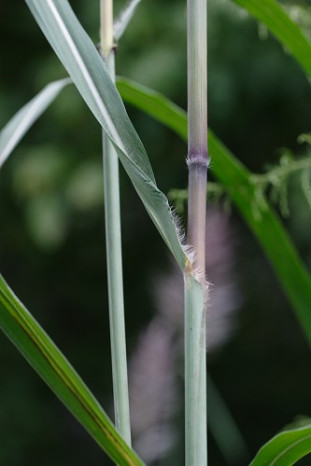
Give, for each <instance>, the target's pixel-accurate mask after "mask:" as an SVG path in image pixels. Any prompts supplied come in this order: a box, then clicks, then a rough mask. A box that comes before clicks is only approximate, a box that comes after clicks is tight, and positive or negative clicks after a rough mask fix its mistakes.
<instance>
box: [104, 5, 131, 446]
mask: <svg viewBox="0 0 311 466" xmlns="http://www.w3.org/2000/svg"><path fill="white" fill-rule="evenodd" d="M100 18H101V28H100V46H101V53H102V55H103V58H104V59H105V61H106V64H107V66H108V70H109V73H110V76H111V79H112V80H113V81H114V80H115V57H114V39H113V0H101V3H100ZM102 135H103V164H104V195H105V226H106V254H107V271H108V296H109V319H110V339H111V358H112V375H113V393H114V407H115V423H116V427H117V429H118V430H119V432H120V433H121V435H122V436H123V438H124V440H125V441H126V442H127V443H128V444H129V445H130V444H131V429H130V413H129V394H128V376H127V360H126V340H125V322H124V298H123V272H122V244H121V212H120V192H119V162H118V156H117V154H116V152H115V150H114V148H113V146H112V144H111V142H110V141H109V139H108V137H107V136H106V134H105V132H104V131H103V133H102Z"/></svg>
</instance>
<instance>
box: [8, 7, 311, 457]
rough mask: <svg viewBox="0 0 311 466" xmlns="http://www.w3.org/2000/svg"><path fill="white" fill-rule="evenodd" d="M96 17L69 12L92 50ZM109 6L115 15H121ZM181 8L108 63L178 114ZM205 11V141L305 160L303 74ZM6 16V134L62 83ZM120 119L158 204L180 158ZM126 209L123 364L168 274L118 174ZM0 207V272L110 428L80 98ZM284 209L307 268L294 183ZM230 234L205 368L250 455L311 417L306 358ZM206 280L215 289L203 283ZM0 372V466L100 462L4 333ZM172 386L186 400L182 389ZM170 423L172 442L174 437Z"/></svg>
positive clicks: (133, 37)
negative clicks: (219, 318)
mask: <svg viewBox="0 0 311 466" xmlns="http://www.w3.org/2000/svg"><path fill="white" fill-rule="evenodd" d="M97 3H98V2H87V1H85V0H77V1H75V2H72V5H73V7H74V10H75V12H76V13H77V15H78V17H79V19H80V20H81V22H82V24H83V25H84V27H85V28H86V30H87V31H88V32H89V33H90V35H91V37H92V39H93V40H94V42H97V41H98V29H99V24H98V22H99V20H98V5H97ZM115 3H116V8H115V9H116V11H119V10H120V7H121V6H122V5H123V4H124V2H121V1H116V2H115ZM185 3H186V2H182V1H180V0H170V2H167V0H157V1H156V0H143V1H142V3H141V5H140V6H139V8H138V10H137V14H136V16H135V19H134V20H133V21H132V24H131V26H130V27H129V29H128V31H127V32H126V34H125V35H124V37H123V38H122V40H121V42H120V44H119V49H118V52H117V71H118V74H120V75H124V76H127V77H130V78H132V79H134V80H136V81H138V82H140V83H142V84H145V85H147V86H149V87H152V88H154V89H156V90H158V91H160V92H162V93H164V94H165V95H167V96H169V97H170V98H171V99H172V100H173V101H175V102H176V103H178V104H179V105H180V106H182V107H183V108H185V107H186V36H185V30H186V8H185ZM286 5H287V6H295V5H296V3H295V4H294V3H293V2H287V3H286ZM209 9H210V15H209V124H210V126H211V128H212V129H213V130H214V131H215V132H216V134H217V136H219V137H220V138H221V139H222V140H223V141H224V142H225V143H226V145H227V146H228V147H229V148H230V149H231V150H232V151H233V153H234V154H235V155H236V156H237V157H238V158H239V159H240V160H241V161H242V162H243V163H245V164H246V165H247V167H248V168H250V169H251V170H253V171H255V172H262V171H264V170H265V168H266V167H267V166H268V165H270V166H271V165H274V164H277V163H278V159H279V157H280V153H281V152H280V149H283V148H288V149H290V150H291V151H293V153H294V154H295V155H297V156H300V155H304V154H306V152H307V147H306V146H303V145H299V144H298V143H297V137H298V136H299V135H300V134H301V133H304V132H308V131H310V129H311V105H310V102H311V87H310V85H309V83H308V80H307V78H306V77H305V75H304V73H303V72H302V70H301V69H300V67H299V65H298V64H297V63H296V62H295V61H294V59H293V58H292V57H291V56H290V55H289V54H287V53H286V52H285V51H284V50H283V48H282V47H281V46H280V45H279V43H277V42H276V40H274V38H272V37H271V36H270V35H269V34H268V33H267V31H266V30H265V29H264V28H263V27H258V24H257V23H256V22H255V21H254V20H253V19H251V18H250V17H249V16H248V15H247V14H246V13H245V12H244V11H243V10H241V9H239V8H237V7H236V6H234V5H233V3H232V2H230V1H227V0H213V1H210V7H209ZM0 11H1V14H0V69H1V73H0V102H1V104H0V127H2V126H3V125H4V124H5V123H6V121H7V120H8V119H9V118H10V117H11V116H12V115H13V114H14V113H15V112H16V111H17V110H18V109H19V108H20V107H21V106H22V105H23V104H25V103H26V102H27V101H28V100H29V99H30V98H31V97H32V96H33V95H35V94H36V92H38V91H39V90H40V89H41V88H42V87H44V85H46V84H47V83H48V82H50V81H51V80H54V79H58V78H61V77H63V76H66V73H65V71H64V69H63V68H62V65H61V64H59V62H58V59H57V58H56V56H55V55H54V53H53V51H52V50H51V49H50V47H49V45H48V43H47V42H46V40H45V38H44V37H43V35H42V33H41V32H40V30H39V28H38V27H37V25H36V24H35V22H34V20H33V18H32V17H31V14H30V13H29V11H28V9H27V7H26V5H25V4H24V3H22V2H21V3H19V5H18V7H16V2H3V1H0ZM308 18H309V17H308V15H307V14H306V16H305V18H304V19H305V24H304V25H308ZM310 24H311V21H310ZM310 31H311V28H310ZM128 112H129V115H130V117H131V118H132V120H133V122H134V125H135V127H136V129H137V131H138V133H139V135H140V137H141V138H142V140H143V142H144V144H145V146H146V149H147V151H148V154H149V157H150V160H151V163H152V166H153V168H154V171H155V175H156V178H157V181H158V184H159V187H160V188H161V189H162V190H163V191H164V192H165V193H168V192H169V190H170V189H171V188H185V187H186V184H187V170H186V164H185V156H186V151H187V148H186V145H185V144H184V143H183V142H182V141H180V139H179V138H178V137H177V136H175V135H174V134H172V133H171V132H170V131H169V130H168V129H166V128H164V127H163V126H161V125H160V124H158V123H156V122H155V121H153V120H152V119H150V118H149V117H146V116H145V115H144V114H142V113H140V112H138V111H137V110H135V109H133V108H130V107H129V108H128ZM211 179H213V175H212V170H211ZM121 195H122V214H123V217H122V229H123V246H124V253H123V254H124V281H125V303H126V323H127V335H128V337H127V341H128V352H129V355H131V353H132V352H133V351H135V348H136V345H137V339H138V337H139V334H140V333H141V332H142V331H143V329H144V328H145V327H146V325H148V323H149V322H150V321H151V320H152V319H153V317H154V315H155V313H156V312H157V307H156V300H155V299H154V297H155V295H156V294H157V293H158V289H157V287H156V281H157V277H159V276H161V274H166V273H169V271H170V267H171V262H170V257H169V254H168V252H167V250H166V248H165V245H164V243H163V242H162V240H161V238H160V236H159V234H158V233H157V231H156V230H155V228H154V226H153V225H152V223H151V221H150V220H149V218H148V216H147V214H146V213H145V211H144V208H143V207H142V205H141V203H140V201H139V199H138V198H137V195H136V193H135V192H134V190H133V188H132V187H131V184H130V182H129V181H128V179H127V177H126V175H125V174H124V172H123V171H122V170H121ZM0 200H1V201H0V218H1V229H0V271H1V273H2V274H3V275H4V277H5V278H6V280H7V281H8V283H9V284H10V286H11V287H12V288H13V289H14V291H15V292H16V294H17V295H18V296H19V297H20V299H21V300H22V301H23V302H24V303H25V305H26V306H27V307H28V308H29V309H30V310H31V312H32V313H33V315H34V316H35V317H36V318H37V319H38V320H39V322H40V323H41V324H42V325H43V327H44V328H45V329H46V330H47V331H48V333H49V334H50V335H51V336H52V338H53V339H54V340H55V342H56V343H57V345H58V346H59V347H60V348H61V349H62V351H63V352H64V353H65V354H66V356H67V357H68V358H69V360H70V361H71V362H72V364H73V365H74V367H75V368H76V369H77V370H78V371H79V373H80V374H81V375H82V377H83V379H84V380H85V381H86V382H87V384H88V385H89V387H90V388H91V389H92V390H93V392H94V393H95V394H96V396H97V397H98V399H99V400H100V401H101V403H102V404H103V406H104V408H105V409H106V410H107V411H108V412H109V413H110V415H111V416H113V414H112V408H111V405H112V401H111V399H112V396H111V393H112V384H111V365H110V346H109V331H108V329H109V323H108V309H107V287H106V268H105V238H104V218H103V199H102V175H101V141H100V128H99V127H98V124H97V122H96V121H95V119H94V118H93V116H92V115H91V113H90V112H89V110H88V109H87V107H86V105H85V104H84V103H83V101H82V100H81V98H80V97H79V95H78V93H77V92H76V91H75V89H74V87H68V88H67V89H66V90H64V91H63V93H62V94H61V96H60V97H59V98H58V99H57V101H55V103H54V104H53V105H52V106H51V108H50V109H49V110H48V111H47V112H46V113H45V114H44V116H43V117H42V118H41V119H40V120H39V121H38V122H37V123H36V125H35V126H34V128H33V129H31V131H30V132H29V133H28V134H27V135H26V137H25V138H24V139H23V141H22V143H21V144H20V145H19V147H18V148H17V149H16V150H15V151H14V153H13V154H12V156H11V158H10V159H9V160H8V161H7V163H6V164H5V165H4V167H3V168H2V169H1V173H0ZM288 202H289V206H290V216H289V217H288V218H286V219H283V221H284V223H285V224H286V227H287V228H288V230H289V232H290V235H291V237H292V239H293V241H294V242H295V245H296V247H297V248H298V250H299V252H300V253H301V255H302V257H303V260H304V262H305V263H306V265H307V266H309V268H310V264H311V262H310V261H311V249H310V247H311V244H310V227H311V221H310V220H311V216H310V208H309V206H308V203H307V201H306V199H305V197H304V196H303V194H302V192H301V189H300V179H299V178H298V177H296V178H295V177H294V178H292V179H291V182H290V184H289V192H288ZM213 208H214V206H213ZM218 208H220V209H223V203H220V204H219V205H218ZM210 209H212V207H210ZM227 229H228V231H227V237H228V238H229V239H228V241H229V244H230V248H232V249H233V250H234V253H233V257H234V260H233V259H232V258H231V259H230V260H231V261H232V260H233V264H232V270H231V278H230V280H231V281H232V283H234V286H235V287H236V288H237V289H238V294H239V299H238V300H237V305H236V311H235V315H234V318H233V319H232V320H233V322H232V326H233V328H234V330H233V331H231V332H229V333H230V338H226V343H225V344H222V345H221V346H220V347H219V348H218V350H217V352H216V351H213V352H212V353H211V355H210V357H209V359H208V361H209V362H208V364H209V372H210V374H211V376H212V378H213V380H214V383H215V384H216V386H217V388H218V390H219V392H220V394H221V395H222V397H223V399H224V400H225V402H226V404H227V406H228V407H229V409H230V411H231V413H232V415H233V417H234V419H235V421H236V423H237V425H238V427H239V429H240V431H241V432H242V435H243V437H244V439H245V442H246V444H247V446H248V449H249V452H250V457H252V456H254V454H255V453H256V451H257V450H258V448H259V447H260V446H261V445H262V444H263V443H264V442H265V441H267V440H268V439H269V438H270V437H271V436H272V435H274V434H275V433H276V432H277V431H278V430H280V429H281V428H283V427H284V426H285V425H286V424H288V423H290V422H292V421H293V420H294V418H295V417H296V416H297V415H304V416H309V415H311V401H310V390H311V377H310V374H309V358H310V354H309V348H308V345H307V342H306V340H305V337H304V335H303V333H302V331H301V329H300V327H299V324H298V323H297V321H296V319H295V316H294V314H293V312H292V308H291V306H290V305H289V303H288V301H287V299H286V297H285V295H284V293H283V291H282V290H281V288H280V286H279V284H278V282H277V279H276V276H275V274H274V272H273V270H272V269H271V267H270V265H269V263H268V262H267V260H266V258H265V257H264V255H263V252H262V250H261V249H260V247H259V245H258V244H257V243H256V240H255V239H254V238H253V236H252V234H251V233H250V232H249V231H248V229H247V227H246V226H245V224H244V222H243V219H242V218H241V217H240V216H239V214H238V212H237V211H236V209H235V208H234V207H233V206H232V207H231V210H230V215H229V220H228V225H227ZM210 275H211V277H209V279H210V280H211V281H212V282H213V281H214V280H213V270H211V272H210ZM163 276H164V275H163ZM238 303H239V304H238ZM211 312H212V311H211ZM211 331H212V330H211ZM0 365H1V380H0V464H1V465H3V466H20V465H22V466H28V465H29V466H30V465H31V466H32V465H38V466H39V465H44V466H50V465H51V466H52V465H55V464H57V465H58V466H68V465H70V464H75V465H77V466H80V465H84V464H90V465H94V466H95V465H99V464H107V465H108V464H110V463H109V460H108V459H106V457H105V455H104V454H103V453H102V452H101V450H100V449H99V447H98V446H97V445H96V444H95V443H94V442H93V440H92V439H91V438H89V436H88V435H87V434H86V433H85V431H84V430H83V429H82V427H80V425H79V424H78V423H77V422H76V421H75V420H74V419H73V418H72V417H71V415H70V414H69V413H68V412H67V411H66V409H65V408H63V406H62V405H61V404H60V403H59V401H58V400H57V399H56V397H55V396H54V395H53V394H52V393H51V392H50V391H49V389H48V388H47V387H46V386H45V385H44V384H43V383H42V381H41V380H40V379H39V377H38V376H37V375H36V374H35V373H34V372H33V370H32V369H31V368H30V367H29V366H28V365H27V363H26V362H25V361H24V359H23V358H22V357H21V356H20V355H19V354H18V352H17V351H16V349H15V348H14V347H13V346H12V344H11V343H10V342H9V341H8V340H7V338H6V337H5V336H4V335H3V334H0ZM178 387H179V392H180V393H181V399H182V383H181V381H180V380H179V383H178ZM150 403H152V400H151V401H150ZM178 409H179V411H180V410H181V408H178ZM178 409H177V412H178ZM180 413H181V414H180V416H181V417H182V412H181V411H180ZM177 418H178V416H175V421H174V420H173V421H172V422H173V424H174V422H175V423H176V426H175V429H176V431H178V429H181V426H182V422H177V421H176V419H177ZM180 432H182V430H180ZM224 432H225V431H224ZM224 435H226V434H225V433H224ZM177 437H178V438H181V442H180V443H176V444H175V446H174V447H173V449H172V450H171V451H170V452H169V453H168V458H167V460H166V463H165V464H181V462H182V460H177V459H176V458H178V457H179V458H180V457H182V453H181V452H182V449H183V446H182V433H179V434H178V435H177ZM209 455H210V462H211V465H213V466H214V465H215V466H218V465H219V466H222V465H226V464H242V463H241V462H239V460H236V461H235V462H234V461H233V460H232V461H231V462H228V461H226V460H225V459H224V456H223V453H222V452H221V451H220V449H219V447H218V446H217V445H216V443H215V440H214V438H213V436H211V439H210V442H209ZM174 458H175V459H174ZM177 461H178V462H177ZM247 461H248V459H247V458H246V460H245V463H243V464H246V463H247ZM154 464H162V463H161V461H160V460H159V461H158V462H154ZM163 464H164V463H163ZM306 464H308V463H306Z"/></svg>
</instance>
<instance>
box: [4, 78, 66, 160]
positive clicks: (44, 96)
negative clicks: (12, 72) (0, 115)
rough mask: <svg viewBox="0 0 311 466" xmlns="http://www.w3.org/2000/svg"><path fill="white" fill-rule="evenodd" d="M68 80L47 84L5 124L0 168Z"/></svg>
mask: <svg viewBox="0 0 311 466" xmlns="http://www.w3.org/2000/svg"><path fill="white" fill-rule="evenodd" d="M69 82H70V79H61V80H59V81H54V82H52V83H50V84H48V85H47V86H46V87H45V88H44V89H43V90H42V91H41V92H39V94H38V95H36V97H34V98H33V99H32V100H31V101H30V102H28V103H27V104H26V105H25V106H24V107H22V108H21V109H20V110H19V111H18V112H17V113H16V114H15V115H14V116H13V118H11V120H10V121H9V122H8V123H7V124H6V125H5V127H4V128H3V129H2V130H1V132H0V168H1V167H2V165H3V164H4V162H5V161H6V160H7V158H8V157H9V155H10V154H11V153H12V151H13V150H14V149H15V147H16V146H17V144H18V143H19V141H20V140H21V139H22V137H23V136H24V135H25V133H26V132H27V131H28V129H29V128H30V127H31V126H32V125H33V124H34V123H35V122H36V120H37V119H38V118H39V117H40V116H41V115H42V113H43V112H44V111H45V110H46V109H47V108H48V106H49V105H50V104H51V103H52V102H53V101H54V99H56V97H57V96H58V94H59V93H60V91H61V90H62V89H63V88H64V87H65V86H66V85H67V84H68V83H69Z"/></svg>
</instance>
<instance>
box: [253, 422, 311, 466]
mask: <svg viewBox="0 0 311 466" xmlns="http://www.w3.org/2000/svg"><path fill="white" fill-rule="evenodd" d="M310 453H311V426H310V425H309V426H306V427H301V428H299V429H293V430H288V431H284V432H281V433H280V434H278V435H276V436H275V437H273V438H272V439H271V440H270V441H269V442H268V443H266V444H265V445H264V446H263V447H262V448H261V449H260V450H259V452H258V453H257V455H256V456H255V458H254V460H253V461H252V462H251V465H250V466H264V465H267V466H288V465H289V464H296V462H297V461H299V460H300V459H302V458H303V457H304V456H306V455H308V454H310Z"/></svg>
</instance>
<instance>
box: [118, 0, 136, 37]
mask: <svg viewBox="0 0 311 466" xmlns="http://www.w3.org/2000/svg"><path fill="white" fill-rule="evenodd" d="M140 1H141V0H130V1H129V2H128V4H127V5H126V7H125V8H124V10H122V11H121V13H120V14H119V16H118V17H117V19H116V20H115V22H114V26H113V30H114V37H115V39H116V40H119V39H120V38H121V37H122V36H123V34H124V32H125V30H126V28H127V26H128V25H129V23H130V21H131V19H132V18H133V16H134V13H135V10H136V8H137V7H138V4H139V3H140Z"/></svg>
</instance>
